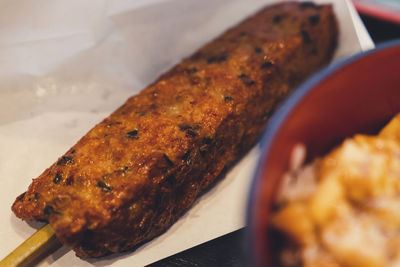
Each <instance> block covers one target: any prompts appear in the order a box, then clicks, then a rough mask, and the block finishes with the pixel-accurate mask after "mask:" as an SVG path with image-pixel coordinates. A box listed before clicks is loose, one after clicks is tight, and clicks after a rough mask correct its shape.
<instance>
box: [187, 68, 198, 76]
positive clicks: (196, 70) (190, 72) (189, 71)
mask: <svg viewBox="0 0 400 267" xmlns="http://www.w3.org/2000/svg"><path fill="white" fill-rule="evenodd" d="M198 71H199V70H198V69H197V68H196V67H194V68H191V69H188V70H187V72H188V73H189V74H193V73H196V72H198Z"/></svg>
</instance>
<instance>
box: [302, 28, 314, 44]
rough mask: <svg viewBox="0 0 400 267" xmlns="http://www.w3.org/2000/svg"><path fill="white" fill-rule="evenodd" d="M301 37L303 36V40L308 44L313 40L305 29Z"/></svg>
mask: <svg viewBox="0 0 400 267" xmlns="http://www.w3.org/2000/svg"><path fill="white" fill-rule="evenodd" d="M301 37H302V38H303V42H304V43H306V44H309V43H311V42H312V40H311V37H310V34H309V33H308V32H307V31H305V30H302V31H301Z"/></svg>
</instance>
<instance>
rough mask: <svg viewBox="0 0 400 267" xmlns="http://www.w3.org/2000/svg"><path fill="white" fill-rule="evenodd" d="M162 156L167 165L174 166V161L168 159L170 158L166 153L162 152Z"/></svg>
mask: <svg viewBox="0 0 400 267" xmlns="http://www.w3.org/2000/svg"><path fill="white" fill-rule="evenodd" d="M163 157H164V159H165V161H166V162H167V164H168V165H169V166H174V163H173V162H172V160H170V158H169V157H168V156H167V155H166V154H163Z"/></svg>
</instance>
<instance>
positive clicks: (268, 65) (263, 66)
mask: <svg viewBox="0 0 400 267" xmlns="http://www.w3.org/2000/svg"><path fill="white" fill-rule="evenodd" d="M273 65H274V64H272V62H271V61H267V62H264V63H263V64H261V68H262V69H269V68H271V67H272V66H273Z"/></svg>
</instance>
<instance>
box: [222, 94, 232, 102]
mask: <svg viewBox="0 0 400 267" xmlns="http://www.w3.org/2000/svg"><path fill="white" fill-rule="evenodd" d="M224 101H225V102H228V101H233V97H231V96H229V95H228V96H225V97H224Z"/></svg>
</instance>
